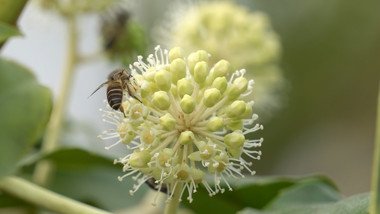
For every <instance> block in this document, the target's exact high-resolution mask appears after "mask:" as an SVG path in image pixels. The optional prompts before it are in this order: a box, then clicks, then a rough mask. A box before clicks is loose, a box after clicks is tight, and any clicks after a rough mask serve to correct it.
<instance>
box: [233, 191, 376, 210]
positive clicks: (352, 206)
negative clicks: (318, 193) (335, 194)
mask: <svg viewBox="0 0 380 214" xmlns="http://www.w3.org/2000/svg"><path fill="white" fill-rule="evenodd" d="M310 194H312V192H311V193H310ZM368 201H369V194H368V193H366V194H360V195H355V196H352V197H349V198H345V199H343V200H340V201H338V202H330V203H322V204H321V203H315V204H310V203H308V204H305V205H302V204H299V206H291V207H288V208H286V207H278V209H276V210H268V211H267V210H262V211H261V210H257V209H253V208H246V209H244V210H242V211H240V212H238V213H239V214H305V213H311V214H367V213H368ZM292 203H293V204H296V203H297V202H292Z"/></svg>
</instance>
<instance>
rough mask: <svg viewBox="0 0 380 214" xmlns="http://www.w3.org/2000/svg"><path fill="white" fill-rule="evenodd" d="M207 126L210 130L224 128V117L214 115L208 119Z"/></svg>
mask: <svg viewBox="0 0 380 214" xmlns="http://www.w3.org/2000/svg"><path fill="white" fill-rule="evenodd" d="M206 128H207V130H208V131H211V132H215V131H218V130H221V129H222V128H223V119H222V118H221V117H212V118H210V119H209V120H208V121H207V124H206Z"/></svg>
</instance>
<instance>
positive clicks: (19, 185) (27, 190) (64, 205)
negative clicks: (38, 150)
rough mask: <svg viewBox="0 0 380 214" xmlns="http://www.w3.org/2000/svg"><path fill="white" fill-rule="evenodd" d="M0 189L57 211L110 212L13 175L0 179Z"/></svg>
mask: <svg viewBox="0 0 380 214" xmlns="http://www.w3.org/2000/svg"><path fill="white" fill-rule="evenodd" d="M0 189H1V190H3V191H4V192H7V193H8V194H11V195H13V196H16V197H18V198H20V199H23V200H25V201H28V202H30V203H32V204H35V205H37V206H40V207H43V208H46V209H48V210H51V211H54V212H58V213H82V214H110V212H107V211H104V210H101V209H98V208H95V207H92V206H90V205H87V204H84V203H81V202H78V201H76V200H73V199H70V198H67V197H65V196H62V195H59V194H57V193H55V192H52V191H50V190H47V189H45V188H43V187H40V186H38V185H35V184H33V183H31V182H29V181H27V180H24V179H22V178H18V177H14V176H10V177H5V178H3V179H2V180H0Z"/></svg>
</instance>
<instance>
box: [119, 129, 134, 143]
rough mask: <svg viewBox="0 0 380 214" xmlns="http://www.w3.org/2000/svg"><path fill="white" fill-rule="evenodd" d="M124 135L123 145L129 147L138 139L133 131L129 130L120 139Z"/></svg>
mask: <svg viewBox="0 0 380 214" xmlns="http://www.w3.org/2000/svg"><path fill="white" fill-rule="evenodd" d="M122 135H123V138H122V143H123V144H125V145H127V144H129V143H130V142H131V141H132V140H133V139H135V137H136V133H135V132H134V131H132V130H127V131H126V132H125V133H124V134H120V138H121V136H122Z"/></svg>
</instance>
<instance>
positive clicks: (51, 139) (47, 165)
mask: <svg viewBox="0 0 380 214" xmlns="http://www.w3.org/2000/svg"><path fill="white" fill-rule="evenodd" d="M66 21H67V28H68V29H67V31H68V50H67V55H66V60H67V61H66V64H65V68H64V72H63V78H62V82H61V88H60V90H59V94H58V96H57V100H56V102H55V103H54V106H53V110H52V113H51V116H50V121H49V124H48V126H47V128H46V132H45V136H44V138H43V142H42V149H41V151H42V152H43V153H45V154H47V153H50V152H52V151H54V150H55V149H57V147H58V146H59V142H58V140H59V136H60V131H61V127H62V118H63V115H64V113H65V112H64V111H65V106H66V103H67V100H68V98H69V92H70V88H71V85H72V78H73V74H74V69H75V65H76V63H77V62H78V52H77V48H76V47H77V40H78V32H77V22H76V15H75V14H74V13H70V14H68V15H67V16H66ZM53 168H54V166H53V165H52V164H51V162H49V161H47V160H42V161H40V162H39V163H38V164H37V165H36V169H35V172H34V175H33V180H34V181H35V182H36V183H37V184H40V185H46V184H47V183H48V182H49V177H50V174H51V173H52V170H53Z"/></svg>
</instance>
